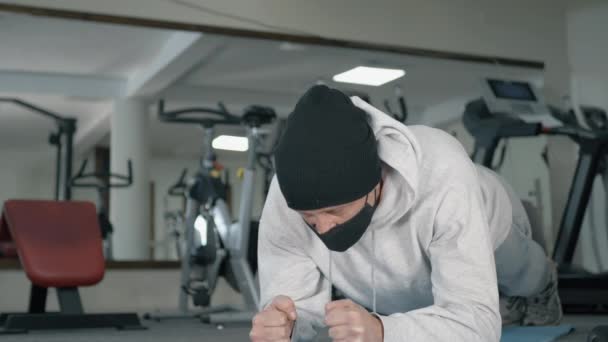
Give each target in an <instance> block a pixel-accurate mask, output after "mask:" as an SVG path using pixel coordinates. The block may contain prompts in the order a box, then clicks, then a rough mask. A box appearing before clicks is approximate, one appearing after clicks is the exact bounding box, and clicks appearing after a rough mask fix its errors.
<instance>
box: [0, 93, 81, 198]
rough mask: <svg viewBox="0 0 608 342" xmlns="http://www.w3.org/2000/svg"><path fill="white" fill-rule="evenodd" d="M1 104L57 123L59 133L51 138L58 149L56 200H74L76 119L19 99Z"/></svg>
mask: <svg viewBox="0 0 608 342" xmlns="http://www.w3.org/2000/svg"><path fill="white" fill-rule="evenodd" d="M0 102H9V103H13V104H16V105H18V106H20V107H23V108H27V109H29V110H30V111H31V112H33V113H36V114H40V115H42V116H45V117H47V118H50V119H52V120H53V121H55V125H56V126H57V131H56V132H55V133H52V134H51V135H50V137H49V143H50V144H51V145H53V146H55V147H56V149H57V157H56V160H55V199H56V200H66V201H67V200H70V199H72V189H71V186H70V178H71V177H72V160H73V157H74V135H75V134H76V119H74V118H68V117H63V116H61V115H59V114H57V113H53V112H51V111H49V110H47V109H43V108H40V107H38V106H35V105H33V104H31V103H29V102H26V101H23V100H20V99H17V98H6V97H2V98H0Z"/></svg>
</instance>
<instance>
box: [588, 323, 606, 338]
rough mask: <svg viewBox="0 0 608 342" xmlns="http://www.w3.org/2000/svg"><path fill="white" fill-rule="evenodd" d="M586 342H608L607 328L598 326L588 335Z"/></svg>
mask: <svg viewBox="0 0 608 342" xmlns="http://www.w3.org/2000/svg"><path fill="white" fill-rule="evenodd" d="M587 342H608V326H605V325H600V326H597V327H595V328H593V330H591V332H590V333H589V335H588V336H587Z"/></svg>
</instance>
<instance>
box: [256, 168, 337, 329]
mask: <svg viewBox="0 0 608 342" xmlns="http://www.w3.org/2000/svg"><path fill="white" fill-rule="evenodd" d="M289 211H290V209H289V208H288V207H287V205H286V203H285V200H284V199H283V195H282V194H281V191H280V189H279V186H278V182H277V180H276V178H275V179H274V180H273V182H272V185H271V186H270V191H269V195H268V198H267V199H266V203H265V205H264V210H263V212H262V218H261V220H260V233H259V238H258V270H259V279H260V290H261V297H260V309H262V308H264V307H266V306H267V305H268V304H270V303H271V302H272V299H273V298H274V297H276V296H278V295H285V296H288V297H290V298H291V299H293V301H294V302H295V304H296V310H297V316H298V318H297V320H296V324H295V327H294V332H293V334H292V336H293V337H294V338H295V339H294V340H296V341H312V340H313V338H314V337H315V336H316V331H315V327H318V326H321V325H322V322H323V310H324V308H325V304H327V303H328V301H329V300H330V285H329V281H328V280H327V279H326V278H325V277H323V276H322V274H321V272H320V271H319V269H318V268H317V266H316V265H315V264H314V262H313V261H312V259H311V258H310V257H309V256H308V255H307V254H306V253H304V252H303V250H302V248H301V245H302V244H303V243H304V241H305V239H307V237H306V234H304V231H302V232H301V233H300V232H299V231H298V229H301V228H302V227H300V225H299V224H297V223H296V222H297V221H296V220H297V219H298V218H297V217H294V216H293V215H289Z"/></svg>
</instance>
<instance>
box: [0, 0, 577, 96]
mask: <svg viewBox="0 0 608 342" xmlns="http://www.w3.org/2000/svg"><path fill="white" fill-rule="evenodd" d="M0 2H6V3H10V2H12V1H10V0H0ZM19 3H20V4H23V5H32V6H40V7H53V8H62V9H71V10H77V11H86V12H95V13H105V14H114V15H126V16H133V17H140V18H153V19H159V20H168V21H175V22H186V23H198V24H205V25H216V26H228V27H240V28H249V29H255V30H271V31H277V32H287V33H296V34H310V35H315V36H322V37H327V38H338V39H348V40H357V41H365V42H377V43H386V44H394V45H401V46H411V47H419V48H427V49H436V50H447V51H456V52H466V53H475V54H482V55H493V56H504V57H516V58H526V59H535V60H541V61H545V62H546V63H547V78H546V81H547V84H548V87H547V89H548V91H549V93H550V94H551V95H553V96H554V97H555V98H556V99H557V98H559V97H560V96H561V95H563V94H564V93H565V92H566V91H567V89H568V78H569V72H568V69H569V66H568V62H567V54H566V49H567V46H566V22H565V1H564V0H557V1H556V0H538V1H527V0H514V1H498V0H491V1H484V0H453V1H442V0H380V1H373V2H370V1H365V0H333V1H329V2H328V1H323V0H310V1H300V2H297V3H294V2H290V1H282V0H250V1H238V0H192V1H190V3H192V4H194V5H201V6H205V7H208V8H212V9H214V10H217V11H221V12H225V13H230V14H232V15H236V16H241V17H245V18H251V19H254V20H257V21H258V22H261V23H263V24H264V25H265V26H262V25H260V24H251V23H247V22H244V21H240V20H235V19H231V18H228V17H226V16H220V15H214V14H209V13H206V12H204V11H201V10H197V9H193V8H192V7H186V6H180V5H178V4H176V3H172V2H169V1H163V0H149V1H147V2H146V6H144V7H142V6H141V2H140V1H137V0H107V1H87V2H84V1H78V0H56V1H53V2H49V1H44V0H21V1H19ZM269 26H271V27H269Z"/></svg>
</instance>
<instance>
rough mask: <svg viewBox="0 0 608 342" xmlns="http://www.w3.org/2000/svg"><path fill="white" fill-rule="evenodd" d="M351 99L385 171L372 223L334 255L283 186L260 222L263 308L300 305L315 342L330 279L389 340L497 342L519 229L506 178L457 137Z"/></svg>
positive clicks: (273, 191)
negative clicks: (497, 256) (280, 301)
mask: <svg viewBox="0 0 608 342" xmlns="http://www.w3.org/2000/svg"><path fill="white" fill-rule="evenodd" d="M352 101H353V103H354V104H355V105H356V106H358V107H360V108H362V109H363V110H365V111H366V112H367V113H368V114H370V118H371V122H370V124H371V126H372V129H373V131H374V134H375V135H376V139H377V140H378V154H379V156H380V159H381V160H382V162H383V164H384V172H383V179H384V187H383V191H382V198H381V199H380V202H379V205H378V208H377V209H376V212H375V214H374V216H373V218H372V222H371V224H370V226H369V228H368V230H367V232H366V233H365V235H364V236H363V237H362V238H361V240H360V241H359V242H357V243H356V244H355V245H354V246H353V247H351V248H350V249H349V250H347V251H346V252H344V253H336V252H331V253H330V251H329V250H328V249H327V248H326V247H325V245H324V244H323V243H322V242H321V240H320V239H319V238H318V237H317V236H316V235H315V234H314V233H313V232H312V231H311V230H310V228H308V227H307V226H306V225H305V224H304V221H303V220H302V218H301V216H300V215H299V214H298V213H297V212H295V211H293V210H291V209H289V208H288V207H287V204H286V202H285V199H284V198H283V195H282V194H281V190H280V188H279V186H278V183H277V180H276V178H275V179H274V180H273V182H272V185H271V187H270V191H269V194H268V197H267V199H266V203H265V206H264V210H263V213H262V218H261V223H260V235H259V244H258V260H259V278H260V287H261V307H262V308H263V307H265V306H266V305H268V304H269V303H270V302H271V300H272V299H273V298H274V297H275V296H277V295H286V296H289V297H290V298H292V299H293V300H294V301H295V303H296V307H297V312H298V319H297V324H296V328H295V331H294V336H295V340H298V341H309V340H312V339H313V338H314V336H315V331H316V328H317V327H322V326H323V319H324V316H325V312H324V309H325V304H326V303H328V302H329V301H330V288H331V284H330V279H331V281H332V282H333V285H335V286H336V287H337V288H338V289H340V290H341V291H342V292H343V293H344V294H345V295H346V296H347V297H348V298H350V299H352V300H353V301H355V302H357V303H359V304H360V305H362V306H364V307H366V308H369V309H370V310H372V311H375V312H377V314H378V315H379V317H380V319H381V320H382V323H383V326H384V341H386V342H400V341H408V342H410V341H467V342H472V341H483V342H487V341H498V340H499V339H500V329H501V319H500V314H499V311H498V289H497V284H496V270H495V264H494V254H493V251H494V249H495V247H496V246H498V245H499V244H500V243H501V242H502V241H503V240H504V238H505V237H506V235H507V234H508V229H509V227H510V225H511V206H510V203H509V200H508V197H507V196H506V193H505V191H504V190H503V189H502V187H501V186H500V183H499V181H498V180H497V179H496V177H494V176H493V173H491V172H490V171H488V170H485V169H480V168H478V167H476V166H475V165H474V164H473V163H472V162H471V161H470V159H469V157H468V155H467V154H466V152H465V151H464V149H463V148H462V146H461V145H460V143H459V142H458V141H457V140H455V139H454V138H453V137H452V136H450V135H449V134H446V133H444V132H443V131H440V130H437V129H433V128H430V127H425V126H407V127H406V126H404V125H403V124H401V123H399V122H397V121H396V120H393V119H392V118H391V117H389V116H388V115H386V114H384V113H382V112H381V111H379V110H378V109H376V108H374V107H372V106H371V105H369V104H367V103H366V102H364V101H363V100H361V99H359V98H357V97H353V98H352ZM489 223H490V224H489ZM330 254H331V255H330ZM330 274H331V276H330Z"/></svg>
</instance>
